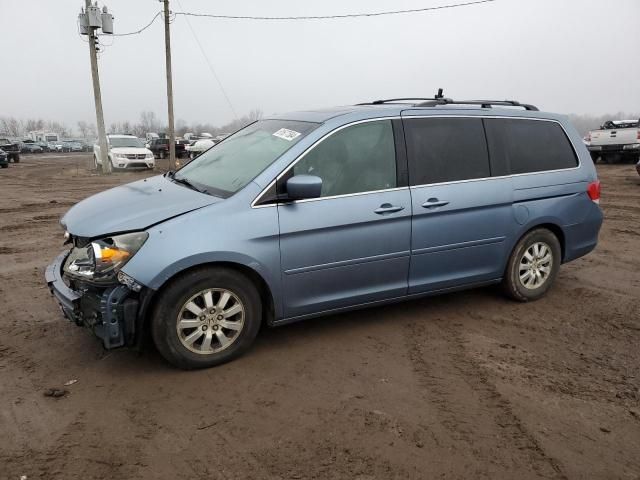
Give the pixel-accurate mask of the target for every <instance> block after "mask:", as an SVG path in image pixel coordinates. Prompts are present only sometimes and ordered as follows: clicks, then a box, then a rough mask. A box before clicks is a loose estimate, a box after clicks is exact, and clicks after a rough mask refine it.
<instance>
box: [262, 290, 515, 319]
mask: <svg viewBox="0 0 640 480" xmlns="http://www.w3.org/2000/svg"><path fill="white" fill-rule="evenodd" d="M501 281H502V278H496V279H494V280H488V281H484V282H477V283H469V284H466V285H460V286H457V287H449V288H442V289H439V290H431V291H428V292H420V293H413V294H411V295H404V296H402V297H394V298H387V299H385V300H377V301H375V302H367V303H360V304H358V305H351V306H348V307H341V308H334V309H331V310H323V311H321V312H315V313H308V314H306V315H300V316H297V317H287V318H280V319H278V320H272V321H270V322H268V324H269V326H272V327H280V326H282V325H288V324H289V323H295V322H299V321H301V320H307V319H309V318H316V317H323V316H325V315H332V314H334V313H342V312H350V311H352V310H360V309H362V308H368V307H374V306H378V305H388V304H392V303H399V302H404V301H406V300H414V299H417V298H423V297H433V296H434V295H439V294H442V293H450V292H458V291H461V290H469V289H472V288H478V287H486V286H488V285H495V284H496V283H500V282H501Z"/></svg>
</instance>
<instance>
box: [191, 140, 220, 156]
mask: <svg viewBox="0 0 640 480" xmlns="http://www.w3.org/2000/svg"><path fill="white" fill-rule="evenodd" d="M214 145H215V142H214V141H213V139H210V138H203V139H202V140H196V141H195V142H194V143H193V144H191V145H189V146H188V147H185V150H186V151H187V152H189V158H191V159H193V158H196V157H197V156H198V155H200V154H201V153H202V152H205V151H207V150H209V149H210V148H211V147H213V146H214Z"/></svg>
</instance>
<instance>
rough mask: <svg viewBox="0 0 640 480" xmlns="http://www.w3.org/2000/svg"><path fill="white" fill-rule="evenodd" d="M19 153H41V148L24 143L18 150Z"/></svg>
mask: <svg viewBox="0 0 640 480" xmlns="http://www.w3.org/2000/svg"><path fill="white" fill-rule="evenodd" d="M20 152H21V153H42V147H41V146H40V145H38V144H37V143H30V142H24V143H23V144H22V148H21V150H20Z"/></svg>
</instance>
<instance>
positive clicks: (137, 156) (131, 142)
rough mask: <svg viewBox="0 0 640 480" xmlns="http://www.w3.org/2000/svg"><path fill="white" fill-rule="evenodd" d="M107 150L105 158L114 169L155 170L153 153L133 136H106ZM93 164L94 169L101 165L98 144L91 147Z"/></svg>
mask: <svg viewBox="0 0 640 480" xmlns="http://www.w3.org/2000/svg"><path fill="white" fill-rule="evenodd" d="M107 148H108V150H109V151H108V153H107V156H108V158H109V161H110V162H111V166H112V168H114V169H118V168H122V169H128V170H131V169H146V168H155V165H156V162H155V159H154V158H153V153H152V152H151V150H149V149H148V148H145V146H144V144H143V143H142V141H141V140H140V139H139V138H138V137H136V136H134V135H107ZM93 162H94V164H95V166H96V168H98V165H102V160H101V159H100V145H99V144H96V145H94V146H93Z"/></svg>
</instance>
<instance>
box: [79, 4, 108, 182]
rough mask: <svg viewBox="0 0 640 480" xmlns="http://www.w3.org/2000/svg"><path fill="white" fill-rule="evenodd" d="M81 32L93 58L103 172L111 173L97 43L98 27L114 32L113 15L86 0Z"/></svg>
mask: <svg viewBox="0 0 640 480" xmlns="http://www.w3.org/2000/svg"><path fill="white" fill-rule="evenodd" d="M78 22H79V24H80V33H82V34H83V35H87V36H88V39H89V42H88V43H89V58H90V59H91V77H92V79H93V99H94V101H95V104H96V124H97V126H98V144H99V145H100V163H101V164H102V170H101V171H102V173H103V174H106V175H108V174H110V173H111V162H110V161H109V154H108V151H107V148H108V147H107V135H106V133H105V128H104V113H103V111H102V94H101V92H100V77H99V75H98V55H97V53H96V44H97V43H98V29H100V28H102V29H103V32H104V33H113V17H112V16H111V15H110V14H109V13H108V12H107V8H106V7H105V8H104V11H103V12H102V13H101V12H100V9H99V8H98V4H97V2H96V4H95V5H91V0H85V11H84V12H83V11H81V12H80V15H79V16H78Z"/></svg>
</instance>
